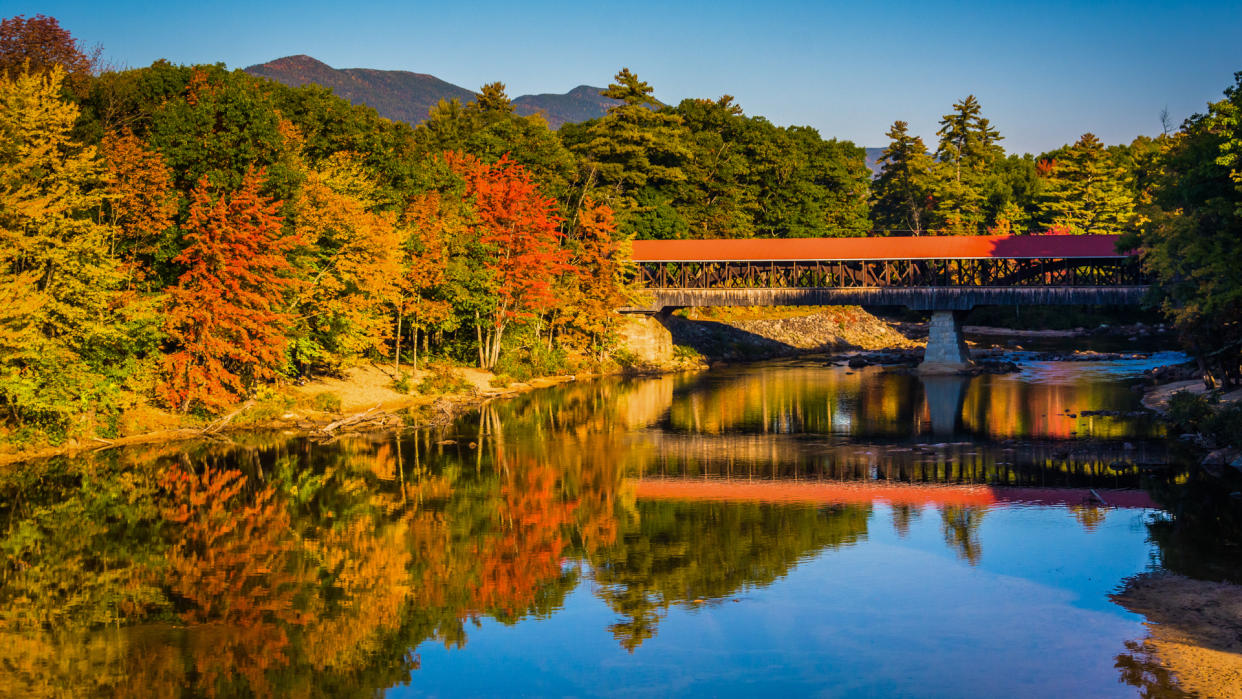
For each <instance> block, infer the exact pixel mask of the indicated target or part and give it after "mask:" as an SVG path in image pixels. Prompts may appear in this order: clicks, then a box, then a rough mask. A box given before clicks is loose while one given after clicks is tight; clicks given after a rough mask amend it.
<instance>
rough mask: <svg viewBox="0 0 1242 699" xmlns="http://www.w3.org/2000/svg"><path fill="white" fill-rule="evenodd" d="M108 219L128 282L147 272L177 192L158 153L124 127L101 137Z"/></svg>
mask: <svg viewBox="0 0 1242 699" xmlns="http://www.w3.org/2000/svg"><path fill="white" fill-rule="evenodd" d="M102 154H103V157H104V161H105V162H106V163H107V174H106V176H105V182H106V183H107V188H108V193H109V194H110V195H111V197H110V200H109V205H110V206H109V214H110V215H109V217H108V218H109V222H110V223H111V224H112V225H113V226H115V227H116V237H115V239H114V246H115V252H116V254H117V256H118V257H120V258H121V259H122V260H124V262H125V265H126V267H127V268H128V269H127V272H128V273H129V274H130V276H131V278H132V279H134V281H137V282H141V281H143V280H144V279H146V278H148V277H150V276H151V272H152V269H153V267H154V265H155V263H156V261H157V259H158V258H159V257H160V253H161V252H162V251H163V246H164V245H165V244H166V243H167V242H168V240H167V237H168V234H169V233H170V229H172V228H173V224H174V217H175V216H176V214H177V195H176V192H175V191H174V190H173V189H172V175H171V173H170V172H169V170H168V165H167V164H166V163H165V162H164V158H163V156H161V155H160V154H159V153H157V152H155V151H153V150H151V149H150V148H148V147H147V145H146V144H145V143H143V142H142V140H141V139H139V138H138V137H136V136H134V132H133V131H131V130H130V129H128V128H124V129H122V130H120V131H119V132H111V133H108V134H105V135H104V139H103V145H102Z"/></svg>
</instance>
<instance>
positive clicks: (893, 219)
mask: <svg viewBox="0 0 1242 699" xmlns="http://www.w3.org/2000/svg"><path fill="white" fill-rule="evenodd" d="M908 127H909V124H907V123H906V122H904V121H896V122H893V126H892V127H891V128H890V129H889V130H888V134H887V135H888V138H889V139H890V143H889V146H888V148H885V149H884V153H883V154H881V155H880V167H881V170H880V176H879V177H878V178H876V181H875V185H874V192H875V204H874V206H873V209H872V212H873V214H872V215H873V217H874V219H875V223H876V226H877V227H879V228H883V229H888V230H890V231H899V232H903V233H904V232H910V233H913V234H914V235H920V234H922V233H923V229H924V227H925V226H926V225H927V214H928V211H927V208H928V203H929V199H930V197H931V191H930V190H931V184H932V182H931V178H932V173H931V171H932V159H931V156H929V155H928V154H927V146H925V145H923V139H921V138H919V137H918V136H912V135H910V133H909V131H908V130H907V129H908Z"/></svg>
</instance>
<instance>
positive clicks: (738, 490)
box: [634, 478, 1156, 508]
mask: <svg viewBox="0 0 1242 699" xmlns="http://www.w3.org/2000/svg"><path fill="white" fill-rule="evenodd" d="M634 494H635V495H636V496H637V497H639V498H643V499H653V500H715V501H726V502H769V503H808V504H833V505H836V504H850V503H863V504H869V503H872V502H875V501H877V500H879V501H884V502H887V503H889V504H890V505H916V506H917V505H959V506H967V507H969V506H983V507H986V506H989V505H999V504H1008V503H1012V504H1030V505H1044V506H1070V507H1072V506H1077V505H1094V506H1098V505H1105V506H1109V507H1121V508H1135V507H1137V508H1155V507H1156V503H1155V501H1153V500H1152V499H1151V496H1150V495H1148V494H1147V493H1146V492H1145V491H1142V490H1134V489H1125V490H1107V489H1092V488H1013V487H1005V486H1001V487H996V486H986V485H970V486H936V485H917V484H908V483H883V482H880V483H876V482H867V483H859V482H841V481H838V482H833V481H787V480H781V481H775V480H770V481H746V480H736V479H730V480H720V479H709V480H703V479H697V478H655V479H642V480H639V481H637V482H636V483H635V486H634Z"/></svg>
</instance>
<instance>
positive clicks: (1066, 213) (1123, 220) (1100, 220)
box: [1038, 133, 1134, 233]
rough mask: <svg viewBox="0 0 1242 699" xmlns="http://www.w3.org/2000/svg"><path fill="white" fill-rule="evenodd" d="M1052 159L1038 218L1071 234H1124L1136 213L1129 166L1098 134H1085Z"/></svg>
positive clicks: (1051, 226)
mask: <svg viewBox="0 0 1242 699" xmlns="http://www.w3.org/2000/svg"><path fill="white" fill-rule="evenodd" d="M1050 162H1051V166H1050V169H1051V172H1050V173H1049V175H1048V177H1047V178H1046V183H1045V187H1044V191H1043V193H1042V194H1041V195H1040V198H1039V210H1038V221H1039V222H1040V223H1041V224H1043V225H1045V226H1047V227H1049V228H1055V229H1058V230H1065V231H1068V232H1071V233H1120V232H1122V231H1123V230H1125V229H1126V228H1127V226H1128V224H1129V223H1130V219H1131V218H1132V217H1133V216H1134V195H1133V193H1132V192H1131V191H1130V189H1129V188H1128V187H1127V186H1126V172H1125V168H1123V167H1121V166H1119V165H1117V164H1116V163H1115V162H1114V161H1113V158H1112V156H1111V155H1110V154H1109V153H1108V152H1107V151H1105V150H1104V146H1103V144H1101V143H1100V140H1099V139H1098V138H1096V137H1095V135H1094V134H1089V133H1088V134H1083V136H1082V138H1080V139H1079V140H1078V142H1077V143H1075V144H1074V145H1073V146H1070V147H1069V148H1068V149H1066V150H1065V153H1064V155H1063V156H1062V157H1061V158H1059V159H1056V160H1055V161H1050Z"/></svg>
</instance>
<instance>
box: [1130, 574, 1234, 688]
mask: <svg viewBox="0 0 1242 699" xmlns="http://www.w3.org/2000/svg"><path fill="white" fill-rule="evenodd" d="M1113 601H1114V602H1116V603H1117V604H1120V605H1121V606H1122V607H1125V608H1126V609H1128V610H1130V611H1132V612H1134V613H1136V614H1141V615H1143V616H1144V617H1146V618H1147V622H1146V625H1147V628H1148V630H1149V632H1150V638H1149V639H1148V641H1147V645H1149V646H1150V647H1151V648H1152V649H1153V650H1154V651H1155V654H1156V656H1157V658H1158V659H1159V661H1160V662H1161V664H1162V665H1163V666H1164V667H1166V668H1168V669H1169V670H1170V671H1171V672H1172V673H1173V674H1174V675H1176V677H1177V679H1178V685H1179V686H1180V687H1181V688H1182V689H1184V690H1185V691H1187V692H1190V693H1192V694H1194V695H1197V696H1203V697H1242V585H1234V584H1231V583H1225V582H1208V581H1204V580H1192V579H1191V578H1187V577H1184V576H1181V575H1175V574H1172V573H1148V574H1144V575H1139V576H1136V577H1134V578H1131V579H1130V580H1129V581H1128V582H1127V584H1126V586H1125V588H1124V589H1123V590H1122V591H1120V592H1118V593H1117V594H1115V595H1113Z"/></svg>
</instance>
